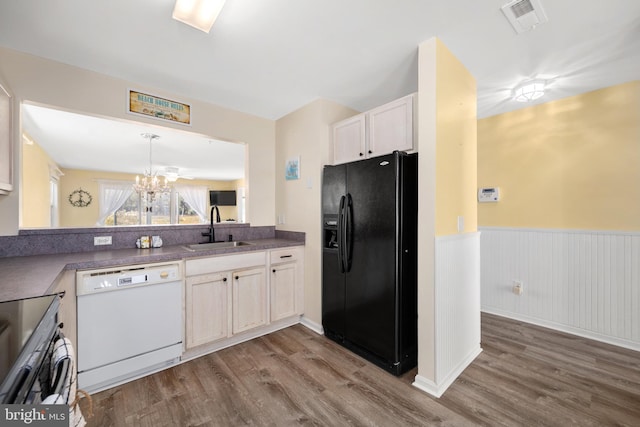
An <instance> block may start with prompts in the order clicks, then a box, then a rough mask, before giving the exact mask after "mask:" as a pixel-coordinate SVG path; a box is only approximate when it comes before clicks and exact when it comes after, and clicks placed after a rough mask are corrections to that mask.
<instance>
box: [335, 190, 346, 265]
mask: <svg viewBox="0 0 640 427" xmlns="http://www.w3.org/2000/svg"><path fill="white" fill-rule="evenodd" d="M345 200H346V199H345V197H344V196H342V197H340V207H339V208H338V236H337V237H338V239H337V240H338V264H340V273H344V272H345V264H344V259H345V257H344V248H345V239H344V235H345V233H344V220H345V218H344V204H345Z"/></svg>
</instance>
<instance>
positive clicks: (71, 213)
mask: <svg viewBox="0 0 640 427" xmlns="http://www.w3.org/2000/svg"><path fill="white" fill-rule="evenodd" d="M62 172H63V173H64V175H63V176H62V177H61V178H60V227H95V226H96V222H97V221H98V217H99V209H100V201H99V200H100V195H99V189H98V184H99V183H98V181H99V180H101V179H102V180H118V181H130V182H131V183H132V184H133V182H134V181H135V175H133V174H126V173H114V172H99V171H88V170H77V169H63V170H62ZM239 182H241V181H207V180H196V179H194V180H183V179H179V180H178V181H176V184H179V185H203V186H206V187H207V188H208V189H210V190H213V189H215V190H235V189H237V186H238V183H239ZM79 188H82V189H83V190H85V191H87V192H89V193H90V194H91V195H92V196H93V200H92V201H91V203H90V204H89V206H86V207H82V208H79V207H75V206H72V205H71V204H70V203H69V200H68V197H69V194H71V192H72V191H74V190H77V189H79ZM219 209H220V218H221V219H223V220H224V219H227V218H234V219H235V218H237V208H236V207H235V206H220V208H219Z"/></svg>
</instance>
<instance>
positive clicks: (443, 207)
mask: <svg viewBox="0 0 640 427" xmlns="http://www.w3.org/2000/svg"><path fill="white" fill-rule="evenodd" d="M436 76H437V77H438V78H437V80H436V92H435V93H436V123H435V126H436V139H437V142H436V199H435V203H436V225H435V227H436V236H443V235H449V234H457V233H458V232H463V233H469V232H474V231H477V229H478V222H477V202H476V180H477V164H478V163H477V115H476V105H477V101H476V80H475V79H474V78H473V76H472V75H471V73H469V71H468V70H467V69H466V68H465V67H464V65H462V63H461V62H460V61H459V60H458V59H457V58H456V57H455V56H453V54H452V53H451V52H450V51H449V49H447V48H446V46H444V44H442V42H441V41H438V43H437V46H436ZM459 216H460V217H462V218H463V223H464V228H463V229H461V230H458V217H459Z"/></svg>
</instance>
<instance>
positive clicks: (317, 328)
mask: <svg viewBox="0 0 640 427" xmlns="http://www.w3.org/2000/svg"><path fill="white" fill-rule="evenodd" d="M300 324H301V325H302V326H304V327H306V328H308V329H311V330H312V331H313V332H315V333H316V334H318V335H324V328H323V327H322V325H321V324H319V323H316V322H314V321H313V320H311V319H309V318H308V317H305V316H304V315H303V316H302V317H300Z"/></svg>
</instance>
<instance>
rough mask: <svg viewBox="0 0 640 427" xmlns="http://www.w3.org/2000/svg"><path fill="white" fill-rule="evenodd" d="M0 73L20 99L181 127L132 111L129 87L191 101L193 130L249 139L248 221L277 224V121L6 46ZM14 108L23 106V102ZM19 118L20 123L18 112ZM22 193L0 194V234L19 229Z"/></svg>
mask: <svg viewBox="0 0 640 427" xmlns="http://www.w3.org/2000/svg"><path fill="white" fill-rule="evenodd" d="M0 75H2V77H3V80H4V81H5V82H6V84H7V85H8V86H9V88H10V89H11V91H12V93H13V94H14V96H15V99H16V103H18V102H20V101H30V102H32V103H36V104H41V105H47V106H54V107H57V108H60V109H64V110H67V111H71V112H78V113H84V114H89V115H96V116H101V117H108V118H115V119H122V120H135V121H137V122H142V123H150V124H153V125H156V126H158V125H160V126H164V127H172V128H176V129H181V130H184V129H185V127H184V126H181V125H179V124H173V123H171V122H164V121H158V120H154V119H153V118H146V117H142V116H132V115H130V114H127V112H126V110H127V107H126V100H127V91H128V90H129V89H135V90H140V91H143V92H147V93H150V94H154V95H157V96H160V97H163V98H168V99H175V100H177V101H181V102H186V103H188V104H190V105H191V113H192V117H191V118H192V123H193V124H192V126H191V127H190V128H189V130H190V131H192V132H194V133H199V134H203V135H208V136H211V137H213V138H217V139H221V140H224V141H233V142H243V143H246V144H247V150H246V153H247V154H246V155H247V162H246V166H247V172H246V178H247V181H246V189H247V194H246V195H247V213H248V215H247V221H248V222H250V223H251V224H252V225H273V224H274V219H275V218H274V217H275V121H273V120H268V119H264V118H260V117H256V116H252V115H250V114H245V113H241V112H238V111H233V110H229V109H226V108H222V107H219V106H216V105H213V104H209V103H205V102H202V101H198V100H195V99H187V98H184V97H181V96H178V95H176V94H174V93H170V92H167V91H164V90H162V89H158V88H152V87H146V86H145V85H144V83H143V82H137V83H136V82H129V81H125V80H120V79H116V78H113V77H109V76H107V75H105V74H99V73H95V72H92V71H88V70H84V69H81V68H77V67H73V66H70V65H66V64H62V63H59V62H55V61H50V60H47V59H44V58H39V57H36V56H32V55H27V54H23V53H20V52H16V51H13V50H10V49H6V48H2V47H0ZM14 107H15V108H16V109H17V110H16V111H19V104H16V105H14ZM16 116H18V115H16ZM15 123H16V125H19V117H17V118H16V120H15ZM20 151H21V150H20V149H19V146H18V145H17V144H16V150H15V154H14V165H16V169H18V167H19V165H20V164H21V162H20V155H21V154H20ZM19 198H20V190H14V191H13V192H12V193H11V194H10V195H9V196H4V197H0V218H2V220H1V221H0V235H15V234H17V233H18V218H19V214H18V212H19Z"/></svg>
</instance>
